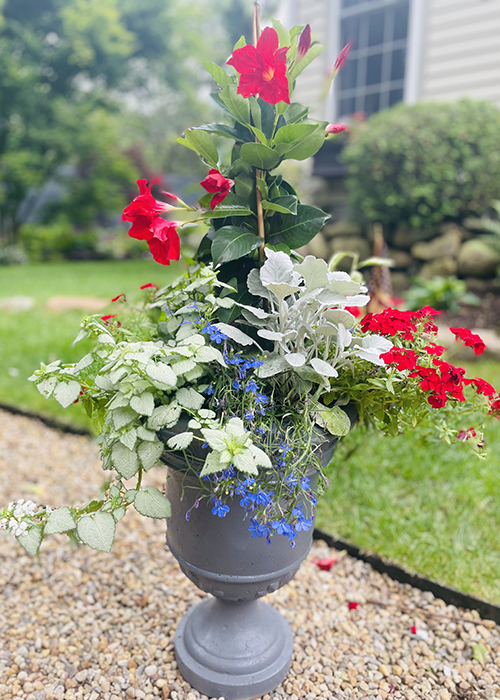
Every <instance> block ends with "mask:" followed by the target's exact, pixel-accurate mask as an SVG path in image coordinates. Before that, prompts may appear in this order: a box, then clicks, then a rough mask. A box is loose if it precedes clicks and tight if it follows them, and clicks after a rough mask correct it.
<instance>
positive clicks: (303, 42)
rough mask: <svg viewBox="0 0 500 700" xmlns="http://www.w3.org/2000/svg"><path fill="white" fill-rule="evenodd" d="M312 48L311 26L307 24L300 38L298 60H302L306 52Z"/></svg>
mask: <svg viewBox="0 0 500 700" xmlns="http://www.w3.org/2000/svg"><path fill="white" fill-rule="evenodd" d="M310 48H311V27H310V25H309V24H306V26H305V27H304V29H303V30H302V33H301V35H300V39H299V45H298V47H297V62H299V61H301V60H302V59H303V58H304V56H305V55H306V53H307V52H308V51H309V49H310Z"/></svg>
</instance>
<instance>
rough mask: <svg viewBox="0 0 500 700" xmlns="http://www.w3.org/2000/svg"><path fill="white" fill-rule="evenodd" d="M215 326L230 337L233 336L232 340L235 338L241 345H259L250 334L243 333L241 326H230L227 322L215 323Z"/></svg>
mask: <svg viewBox="0 0 500 700" xmlns="http://www.w3.org/2000/svg"><path fill="white" fill-rule="evenodd" d="M214 326H215V327H216V328H218V329H219V330H220V331H221V332H222V333H224V335H227V337H228V338H231V340H234V341H235V342H236V343H238V344H239V345H252V344H254V345H257V343H255V341H254V340H253V339H252V338H250V336H249V335H247V334H246V333H243V331H240V330H239V328H235V327H234V326H230V325H229V324H227V323H214Z"/></svg>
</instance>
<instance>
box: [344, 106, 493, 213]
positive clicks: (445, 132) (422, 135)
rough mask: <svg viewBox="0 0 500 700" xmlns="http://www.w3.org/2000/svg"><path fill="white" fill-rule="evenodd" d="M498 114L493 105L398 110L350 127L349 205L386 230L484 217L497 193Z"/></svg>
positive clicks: (347, 153) (345, 155) (348, 155)
mask: <svg viewBox="0 0 500 700" xmlns="http://www.w3.org/2000/svg"><path fill="white" fill-rule="evenodd" d="M499 142H500V112H499V111H498V109H497V108H496V107H495V106H494V105H492V104H490V103H488V102H476V101H472V100H460V101H459V102H455V103H449V104H440V103H425V102H424V103H421V104H417V105H412V106H407V105H398V106H397V107H394V108H393V109H390V110H386V111H384V112H381V113H380V114H376V115H374V116H373V117H371V118H370V119H369V121H368V122H366V123H365V124H362V125H360V126H359V127H358V128H357V129H355V130H354V129H353V134H352V138H351V141H350V143H349V144H348V146H347V148H346V149H345V152H344V156H343V157H344V159H345V162H346V163H347V164H348V167H349V179H348V186H349V190H350V202H351V205H352V206H353V207H354V209H355V210H356V211H358V212H359V213H360V214H361V215H363V216H364V217H365V218H367V219H368V220H369V221H380V222H381V223H382V224H384V225H386V226H394V225H396V224H399V223H408V224H409V225H410V226H413V227H424V226H433V225H436V224H438V223H439V222H441V221H443V220H445V219H456V220H461V219H463V218H464V217H466V216H470V215H471V214H476V213H482V212H483V211H484V209H485V207H486V206H487V205H488V203H489V202H490V201H491V200H492V199H493V198H494V197H495V196H496V194H497V193H498V191H499V188H500V151H499V149H498V143H499Z"/></svg>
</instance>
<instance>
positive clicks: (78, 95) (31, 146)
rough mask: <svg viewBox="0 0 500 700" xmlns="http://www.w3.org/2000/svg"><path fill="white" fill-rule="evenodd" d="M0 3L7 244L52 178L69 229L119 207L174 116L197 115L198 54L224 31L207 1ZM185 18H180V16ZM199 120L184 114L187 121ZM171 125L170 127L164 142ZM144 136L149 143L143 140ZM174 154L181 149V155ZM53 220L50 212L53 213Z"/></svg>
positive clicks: (0, 193) (155, 157) (174, 123)
mask: <svg viewBox="0 0 500 700" xmlns="http://www.w3.org/2000/svg"><path fill="white" fill-rule="evenodd" d="M182 5H183V3H182V2H180V0H142V2H141V3H137V2H136V0H3V2H0V233H1V234H2V235H3V237H4V238H5V239H7V240H14V239H15V236H16V234H17V231H18V229H19V226H20V224H21V223H22V220H23V219H24V218H25V217H26V213H27V211H26V209H27V202H29V200H28V199H27V197H28V195H29V194H30V193H32V192H33V191H36V190H39V189H40V188H41V187H42V186H43V185H44V184H45V183H47V181H48V180H50V179H53V178H57V177H59V178H61V166H62V165H71V166H72V167H71V171H72V172H73V173H74V176H73V177H69V178H68V174H67V173H68V169H64V171H63V172H64V173H65V175H64V190H65V192H66V197H65V200H63V201H62V202H61V208H62V209H63V210H64V211H65V214H69V216H70V219H71V220H72V221H73V222H74V223H75V224H77V225H88V224H89V223H90V222H91V221H92V219H93V218H94V217H95V216H96V215H98V214H99V213H102V212H110V211H111V212H113V211H116V210H117V209H119V208H120V206H121V205H122V204H123V203H124V202H123V201H122V194H121V193H122V192H124V190H125V189H126V186H127V185H128V186H130V184H131V183H133V181H134V180H135V179H136V178H137V177H138V176H139V175H140V174H145V175H146V176H148V175H151V174H153V171H154V170H155V169H156V170H157V171H158V170H159V171H160V172H161V169H163V168H164V167H165V165H166V161H167V159H168V158H169V156H171V155H172V148H171V146H170V144H171V143H172V142H173V137H174V133H173V132H174V131H175V134H176V135H178V132H179V130H180V129H179V124H178V115H179V114H180V113H182V115H183V118H184V121H183V123H184V124H185V122H186V115H189V114H193V113H195V112H197V111H199V106H200V98H199V95H198V92H199V86H200V77H199V76H200V73H201V72H200V64H201V60H200V61H198V60H197V59H196V56H199V55H200V54H201V53H204V52H205V50H206V48H207V46H206V44H207V43H213V44H216V45H217V47H218V49H217V50H216V55H218V56H219V58H221V60H223V58H224V47H225V46H226V45H228V42H226V41H225V35H224V32H223V31H222V29H221V28H220V27H218V25H217V21H216V19H215V18H214V17H212V15H211V13H210V9H209V8H210V4H209V2H208V0H194V2H192V3H191V4H190V8H189V13H186V12H185V6H184V13H183V12H182V7H181V6H182ZM183 14H184V15H185V16H183ZM196 119H198V117H194V116H193V121H195V120H196ZM169 130H170V131H171V132H172V134H171V137H170V139H169V134H168V132H169ZM148 141H149V142H150V143H151V141H153V143H151V145H150V146H149V147H145V145H144V144H145V143H146V142H148ZM180 150H181V149H179V151H180ZM52 213H54V212H52Z"/></svg>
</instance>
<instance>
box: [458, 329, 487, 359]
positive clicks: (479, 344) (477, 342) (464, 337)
mask: <svg viewBox="0 0 500 700" xmlns="http://www.w3.org/2000/svg"><path fill="white" fill-rule="evenodd" d="M450 331H451V332H452V333H453V335H454V336H455V338H456V339H457V340H458V339H459V338H460V340H461V341H462V342H463V344H464V345H465V346H467V347H469V348H474V353H475V354H476V355H481V354H482V353H483V352H484V351H485V350H486V345H485V344H484V343H483V341H482V340H481V338H480V337H479V336H478V335H476V333H471V331H470V330H468V329H467V328H450Z"/></svg>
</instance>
